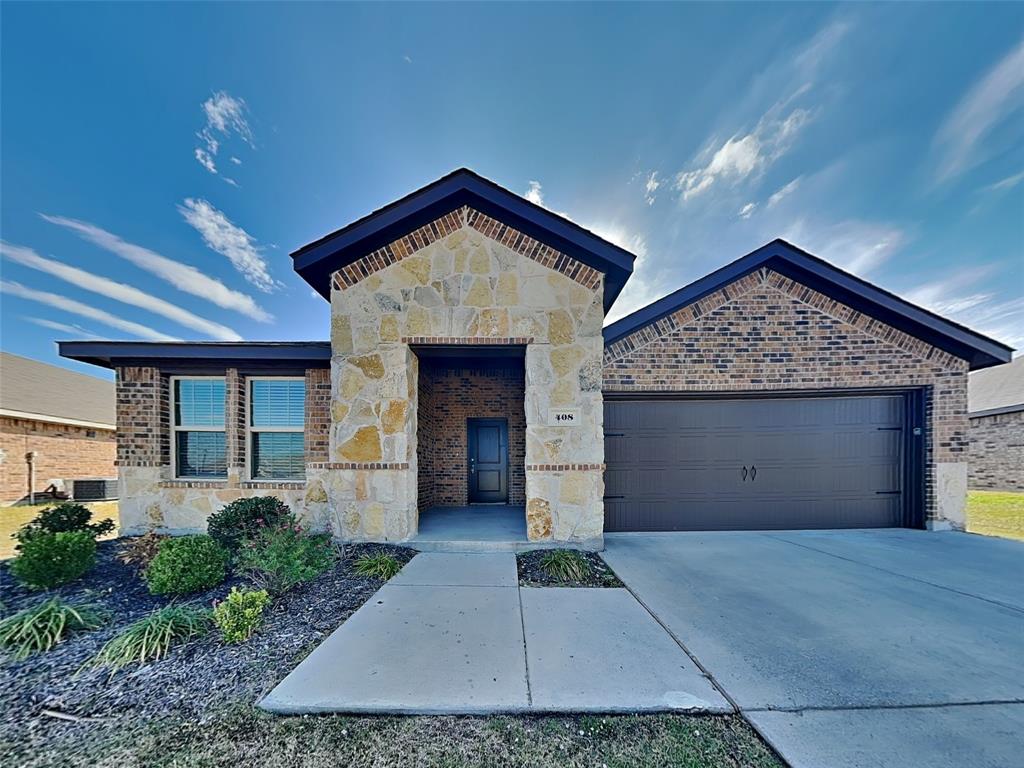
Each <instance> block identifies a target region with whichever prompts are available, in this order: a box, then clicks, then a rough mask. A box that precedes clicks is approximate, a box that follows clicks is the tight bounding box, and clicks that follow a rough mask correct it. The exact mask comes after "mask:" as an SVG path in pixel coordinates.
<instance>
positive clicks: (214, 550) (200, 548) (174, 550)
mask: <svg viewBox="0 0 1024 768" xmlns="http://www.w3.org/2000/svg"><path fill="white" fill-rule="evenodd" d="M230 559H231V558H230V555H229V554H228V551H227V550H226V549H224V548H223V547H222V546H220V544H218V543H217V542H216V541H214V540H213V539H212V538H210V537H209V536H203V535H197V536H180V537H174V538H170V539H167V540H166V541H163V542H161V544H160V548H159V550H158V551H157V553H156V557H154V558H153V562H151V563H150V564H149V566H148V567H147V568H146V570H145V571H143V574H142V576H143V578H144V579H145V580H146V584H147V585H148V586H149V591H150V592H151V593H153V594H154V595H187V594H189V593H192V592H202V591H204V590H207V589H210V588H212V587H215V586H217V585H218V584H220V583H221V582H222V581H224V577H225V576H226V575H227V569H228V562H229V560H230Z"/></svg>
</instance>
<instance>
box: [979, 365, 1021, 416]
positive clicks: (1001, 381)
mask: <svg viewBox="0 0 1024 768" xmlns="http://www.w3.org/2000/svg"><path fill="white" fill-rule="evenodd" d="M1014 411H1024V356H1022V357H1018V358H1017V359H1015V360H1014V361H1013V362H1010V363H1007V364H1006V365H997V366H994V367H992V368H986V369H985V370H984V371H975V372H974V373H972V374H971V376H970V378H969V379H968V381H967V413H968V414H969V415H970V416H992V415H995V414H997V413H1013V412H1014Z"/></svg>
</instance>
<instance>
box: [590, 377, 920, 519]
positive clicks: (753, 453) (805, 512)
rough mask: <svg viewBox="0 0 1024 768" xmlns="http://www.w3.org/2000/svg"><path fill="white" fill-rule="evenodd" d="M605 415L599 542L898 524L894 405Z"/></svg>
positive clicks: (625, 404)
mask: <svg viewBox="0 0 1024 768" xmlns="http://www.w3.org/2000/svg"><path fill="white" fill-rule="evenodd" d="M604 407H605V418H604V421H605V424H604V428H605V462H606V464H607V470H606V472H605V494H606V495H605V530H606V531H693V530H757V529H792V528H881V527H889V526H898V525H901V524H903V504H902V492H903V470H902V467H903V461H902V451H903V445H904V441H903V423H904V419H903V412H904V399H903V397H902V396H857V397H801V398H779V399H764V398H754V397H751V398H746V399H736V400H662V399H658V400H610V401H606V402H605V406H604Z"/></svg>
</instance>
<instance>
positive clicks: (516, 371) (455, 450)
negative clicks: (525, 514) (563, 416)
mask: <svg viewBox="0 0 1024 768" xmlns="http://www.w3.org/2000/svg"><path fill="white" fill-rule="evenodd" d="M524 397H525V374H524V371H523V365H522V362H521V361H519V362H518V364H516V363H515V362H509V363H507V364H503V365H501V366H488V367H486V368H483V367H474V368H468V367H457V368H449V367H446V366H443V365H427V364H425V363H423V362H421V363H420V377H419V423H418V429H417V434H416V444H417V462H418V465H419V474H418V477H417V480H418V499H417V503H418V506H419V508H420V510H423V509H427V508H428V507H433V506H444V507H451V506H455V507H458V506H464V505H465V504H467V503H468V498H467V495H468V484H467V477H468V473H467V466H466V448H467V434H466V423H467V420H468V419H471V418H473V419H478V418H483V419H486V418H498V419H502V418H503V419H506V420H507V421H508V464H509V480H508V496H509V504H525V503H526V467H525V462H526V412H525V410H524V408H523V400H524Z"/></svg>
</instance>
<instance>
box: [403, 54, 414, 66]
mask: <svg viewBox="0 0 1024 768" xmlns="http://www.w3.org/2000/svg"><path fill="white" fill-rule="evenodd" d="M402 61H404V62H405V63H406V64H412V56H409V55H408V54H406V55H405V56H403V57H402Z"/></svg>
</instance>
